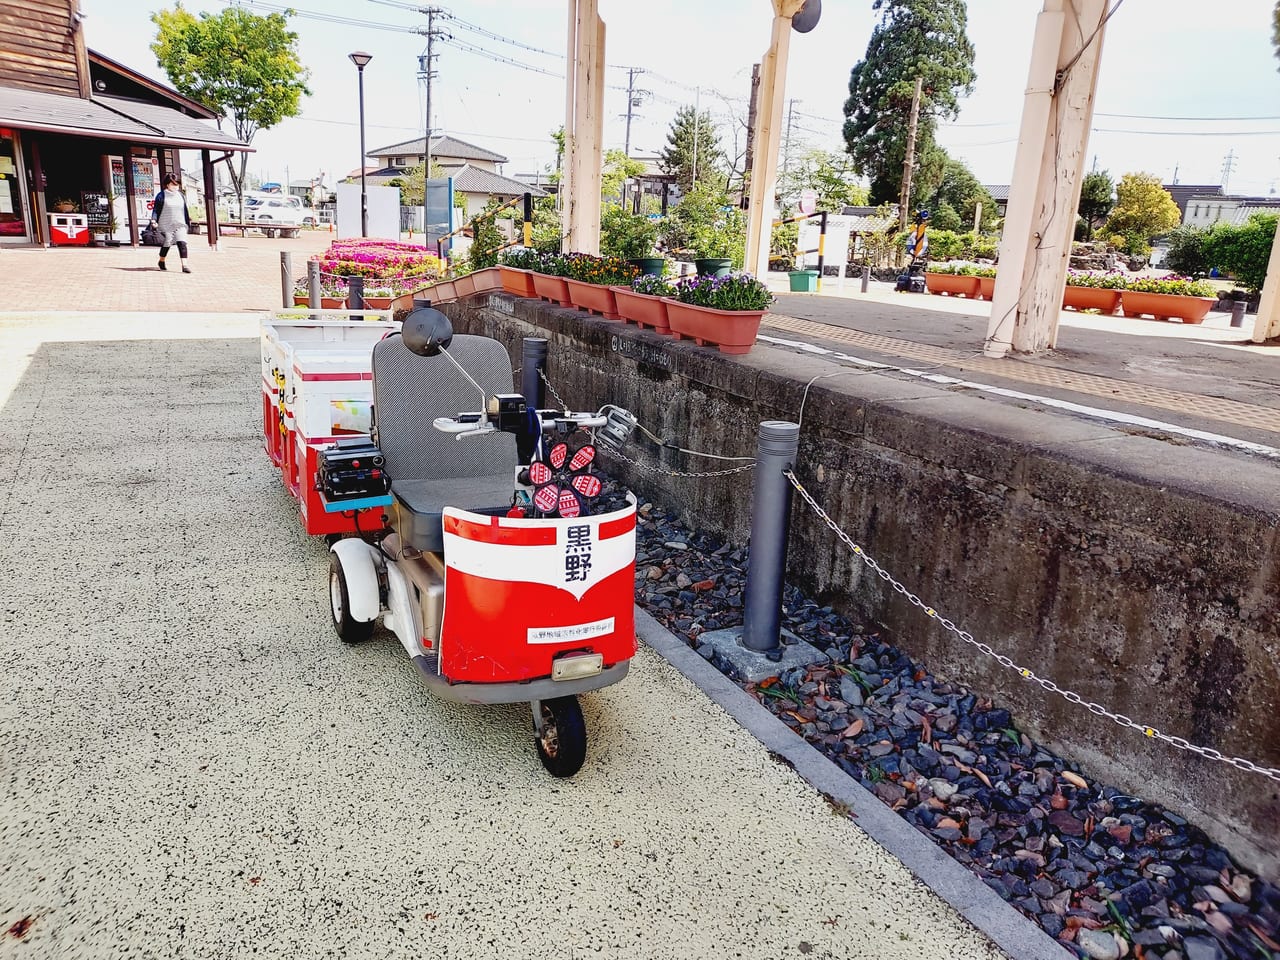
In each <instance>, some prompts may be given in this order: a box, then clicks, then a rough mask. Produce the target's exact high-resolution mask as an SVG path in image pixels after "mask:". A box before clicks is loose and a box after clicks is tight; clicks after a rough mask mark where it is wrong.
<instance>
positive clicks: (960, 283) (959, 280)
mask: <svg viewBox="0 0 1280 960" xmlns="http://www.w3.org/2000/svg"><path fill="white" fill-rule="evenodd" d="M924 282H925V285H926V286H928V288H929V292H930V293H941V294H947V295H949V296H953V297H970V298H972V297H976V296H977V295H978V278H977V277H965V276H961V275H960V274H958V273H930V272H929V271H928V270H926V271H925V273H924Z"/></svg>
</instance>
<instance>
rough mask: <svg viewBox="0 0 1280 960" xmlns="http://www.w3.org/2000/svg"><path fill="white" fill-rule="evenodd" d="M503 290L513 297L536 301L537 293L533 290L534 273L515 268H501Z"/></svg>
mask: <svg viewBox="0 0 1280 960" xmlns="http://www.w3.org/2000/svg"><path fill="white" fill-rule="evenodd" d="M498 269H499V270H500V272H501V279H502V289H503V290H505V291H506V292H507V293H509V294H511V295H512V296H513V297H527V298H528V299H530V300H536V299H537V297H538V293H537V291H535V290H534V289H533V273H532V271H529V270H518V269H516V268H515V267H499V268H498Z"/></svg>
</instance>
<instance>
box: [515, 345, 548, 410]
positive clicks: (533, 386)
mask: <svg viewBox="0 0 1280 960" xmlns="http://www.w3.org/2000/svg"><path fill="white" fill-rule="evenodd" d="M546 369H547V341H546V339H545V338H543V337H525V338H524V342H523V343H522V345H521V347H520V392H521V393H523V394H524V402H525V403H526V404H528V405H529V406H530V407H531V408H532V409H534V410H541V409H543V408H544V407H545V406H546V405H547V400H546V397H547V388H546V384H545V383H544V382H543V380H542V372H543V371H544V370H546Z"/></svg>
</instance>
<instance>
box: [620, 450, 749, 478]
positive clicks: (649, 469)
mask: <svg viewBox="0 0 1280 960" xmlns="http://www.w3.org/2000/svg"><path fill="white" fill-rule="evenodd" d="M603 452H604V453H605V454H606V455H608V456H610V457H617V458H618V459H619V460H622V461H624V462H626V463H629V464H631V465H632V466H633V467H635V468H636V469H637V470H641V471H643V472H644V473H654V474H661V475H664V476H668V477H728V476H731V475H732V474H735V473H746V472H747V471H748V470H754V469H755V468H756V465H755V461H752V462H751V463H744V464H740V465H739V466H736V467H729V468H727V469H725V470H670V469H668V468H667V467H664V466H662V465H661V464H651V463H641V462H640V461H639V460H633V459H632V458H631V457H628V456H627V455H626V454H625V453H623V452H622V451H621V450H613V449H609V448H607V447H606V448H605V449H604V450H603Z"/></svg>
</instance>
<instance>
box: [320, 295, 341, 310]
mask: <svg viewBox="0 0 1280 960" xmlns="http://www.w3.org/2000/svg"><path fill="white" fill-rule="evenodd" d="M346 308H347V298H346V297H321V298H320V309H322V310H345V309H346Z"/></svg>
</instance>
